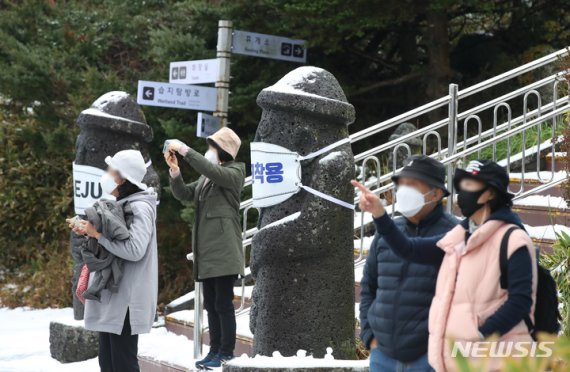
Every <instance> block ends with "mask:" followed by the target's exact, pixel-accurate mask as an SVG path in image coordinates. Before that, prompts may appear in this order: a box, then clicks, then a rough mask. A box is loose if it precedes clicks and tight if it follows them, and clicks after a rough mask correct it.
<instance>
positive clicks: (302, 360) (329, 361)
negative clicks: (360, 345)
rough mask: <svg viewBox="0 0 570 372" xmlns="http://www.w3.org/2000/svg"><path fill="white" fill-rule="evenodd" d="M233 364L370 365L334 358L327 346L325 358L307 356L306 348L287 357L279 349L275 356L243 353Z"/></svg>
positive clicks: (289, 366)
mask: <svg viewBox="0 0 570 372" xmlns="http://www.w3.org/2000/svg"><path fill="white" fill-rule="evenodd" d="M228 364H229V365H231V366H236V367H252V368H264V369H276V368H311V367H319V368H347V367H348V368H350V367H356V368H366V367H368V365H369V361H368V360H338V359H334V356H333V350H332V348H330V347H329V348H327V354H326V355H325V357H324V358H322V359H321V358H314V357H313V356H310V355H309V356H307V352H306V351H305V350H299V351H297V355H295V356H290V357H285V356H282V355H281V354H280V353H279V352H278V351H275V352H273V356H271V357H268V356H261V355H256V356H255V357H253V358H250V357H248V356H247V355H245V354H243V355H242V356H240V357H238V358H235V359H233V360H231V361H230V362H228Z"/></svg>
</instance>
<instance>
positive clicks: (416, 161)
mask: <svg viewBox="0 0 570 372" xmlns="http://www.w3.org/2000/svg"><path fill="white" fill-rule="evenodd" d="M400 177H409V178H413V179H416V180H419V181H422V182H425V183H427V184H428V185H431V186H434V187H437V188H438V189H442V190H443V194H444V195H443V196H448V195H449V191H448V190H447V189H446V188H445V167H444V166H443V164H442V163H441V162H439V161H437V160H435V159H433V158H430V157H429V156H426V155H413V156H410V157H409V158H408V164H407V165H406V166H405V167H404V168H403V169H402V171H401V172H400V173H398V174H397V175H395V176H392V181H394V183H395V184H398V180H399V179H400Z"/></svg>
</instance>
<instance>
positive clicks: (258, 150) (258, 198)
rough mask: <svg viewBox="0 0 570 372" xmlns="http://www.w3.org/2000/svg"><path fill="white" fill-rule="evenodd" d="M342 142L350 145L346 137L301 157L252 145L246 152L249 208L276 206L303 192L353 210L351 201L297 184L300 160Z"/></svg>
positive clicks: (271, 146) (268, 145)
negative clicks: (251, 206)
mask: <svg viewBox="0 0 570 372" xmlns="http://www.w3.org/2000/svg"><path fill="white" fill-rule="evenodd" d="M346 143H350V138H345V139H342V140H340V141H337V142H335V143H333V144H330V145H328V146H325V147H323V148H322V149H320V150H317V151H315V152H312V153H310V154H307V155H304V156H301V155H300V154H298V153H297V152H295V151H290V150H289V149H287V148H285V147H282V146H279V145H275V144H272V143H267V142H252V143H251V144H250V149H251V181H252V182H251V183H252V192H253V205H254V206H255V207H258V208H264V207H269V206H272V205H275V204H279V203H282V202H284V201H285V200H287V199H289V198H290V197H291V196H293V195H294V194H296V193H298V192H299V191H300V190H301V189H304V190H305V191H308V192H310V193H311V194H314V195H316V196H318V197H320V198H323V199H325V200H328V201H330V202H333V203H335V204H338V205H340V206H343V207H345V208H348V209H354V204H352V202H346V201H343V200H340V199H337V198H335V197H333V196H331V195H327V194H324V193H322V192H320V191H318V190H315V189H313V188H311V187H309V186H306V185H303V184H302V182H301V166H302V165H301V163H302V162H303V161H304V160H309V159H313V158H316V157H317V156H320V155H322V154H324V153H326V152H328V151H330V150H332V149H334V148H336V147H339V146H341V145H344V144H346Z"/></svg>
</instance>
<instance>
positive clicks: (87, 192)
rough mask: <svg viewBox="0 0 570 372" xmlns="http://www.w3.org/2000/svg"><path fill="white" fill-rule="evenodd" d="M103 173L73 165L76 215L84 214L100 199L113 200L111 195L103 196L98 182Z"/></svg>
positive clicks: (91, 168)
mask: <svg viewBox="0 0 570 372" xmlns="http://www.w3.org/2000/svg"><path fill="white" fill-rule="evenodd" d="M104 173H105V171H104V170H103V169H99V168H95V167H91V166H89V165H79V164H75V162H74V163H73V205H74V207H75V213H76V214H84V211H85V209H86V208H89V207H91V206H92V205H93V203H95V202H96V201H97V200H99V199H100V198H101V197H105V198H106V199H114V197H113V196H112V195H108V194H103V190H102V189H101V183H100V182H99V180H100V179H101V176H102V175H103V174H104Z"/></svg>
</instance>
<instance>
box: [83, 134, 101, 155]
mask: <svg viewBox="0 0 570 372" xmlns="http://www.w3.org/2000/svg"><path fill="white" fill-rule="evenodd" d="M83 146H84V148H85V150H87V151H91V152H98V151H99V150H100V147H101V143H100V141H99V140H97V139H96V138H94V137H90V138H88V139H87V140H86V141H85V144H84V145H83Z"/></svg>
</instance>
